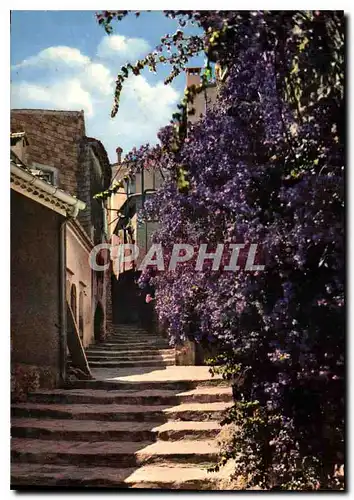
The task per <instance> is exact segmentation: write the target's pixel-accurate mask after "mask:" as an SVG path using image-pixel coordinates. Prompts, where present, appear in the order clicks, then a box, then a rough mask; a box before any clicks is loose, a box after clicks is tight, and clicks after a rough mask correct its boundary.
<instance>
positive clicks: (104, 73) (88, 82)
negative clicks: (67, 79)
mask: <svg viewBox="0 0 354 500" xmlns="http://www.w3.org/2000/svg"><path fill="white" fill-rule="evenodd" d="M79 78H80V80H81V82H82V85H83V86H84V87H85V88H87V89H88V90H89V91H92V92H99V93H101V94H103V95H112V94H113V89H114V87H113V84H114V79H113V77H112V75H111V72H110V70H109V69H108V68H106V66H104V65H103V64H100V63H92V64H88V65H87V66H86V67H85V68H84V70H83V71H82V73H80V75H79Z"/></svg>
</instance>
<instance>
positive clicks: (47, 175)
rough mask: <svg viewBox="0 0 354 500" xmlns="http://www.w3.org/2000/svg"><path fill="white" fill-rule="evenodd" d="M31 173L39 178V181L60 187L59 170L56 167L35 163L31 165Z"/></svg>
mask: <svg viewBox="0 0 354 500" xmlns="http://www.w3.org/2000/svg"><path fill="white" fill-rule="evenodd" d="M31 173H32V175H35V176H36V177H39V179H42V180H43V181H46V182H49V184H52V186H57V185H58V170H57V169H56V168H55V167H50V166H49V165H42V164H40V163H36V162H33V163H32V165H31Z"/></svg>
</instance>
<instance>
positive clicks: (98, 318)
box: [94, 303, 104, 343]
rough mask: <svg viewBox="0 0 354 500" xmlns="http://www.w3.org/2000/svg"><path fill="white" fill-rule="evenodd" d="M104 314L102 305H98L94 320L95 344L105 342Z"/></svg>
mask: <svg viewBox="0 0 354 500" xmlns="http://www.w3.org/2000/svg"><path fill="white" fill-rule="evenodd" d="M103 320H104V313H103V308H102V306H101V304H100V303H98V304H97V307H96V311H95V318H94V334H95V342H96V343H97V342H102V341H103V340H104V324H103Z"/></svg>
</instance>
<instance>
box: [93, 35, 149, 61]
mask: <svg viewBox="0 0 354 500" xmlns="http://www.w3.org/2000/svg"><path fill="white" fill-rule="evenodd" d="M149 51H150V45H149V44H148V42H147V41H146V40H144V39H143V38H127V37H125V36H123V35H106V36H104V37H103V38H102V40H101V42H100V44H99V45H98V47H97V55H98V57H100V58H102V59H112V58H115V59H117V57H118V58H119V59H121V60H124V61H122V62H125V61H128V60H134V59H137V58H138V57H140V56H145V55H147V54H148V53H149Z"/></svg>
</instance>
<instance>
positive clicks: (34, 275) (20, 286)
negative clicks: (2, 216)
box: [11, 191, 64, 384]
mask: <svg viewBox="0 0 354 500" xmlns="http://www.w3.org/2000/svg"><path fill="white" fill-rule="evenodd" d="M63 221H64V217H62V216H61V215H59V214H57V213H56V212H54V211H52V210H50V209H48V208H46V207H44V206H42V205H40V204H39V203H36V202H35V201H33V200H30V199H28V198H26V197H25V196H23V195H21V194H19V193H16V192H14V191H11V363H12V366H16V365H18V364H25V365H31V366H32V367H33V366H34V367H39V368H41V370H42V371H43V370H47V372H48V373H50V374H51V379H52V380H53V381H54V382H53V383H54V384H57V383H59V376H60V303H59V296H60V293H59V286H60V274H59V273H60V266H59V262H60V261H59V249H60V225H61V223H62V222H63Z"/></svg>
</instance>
